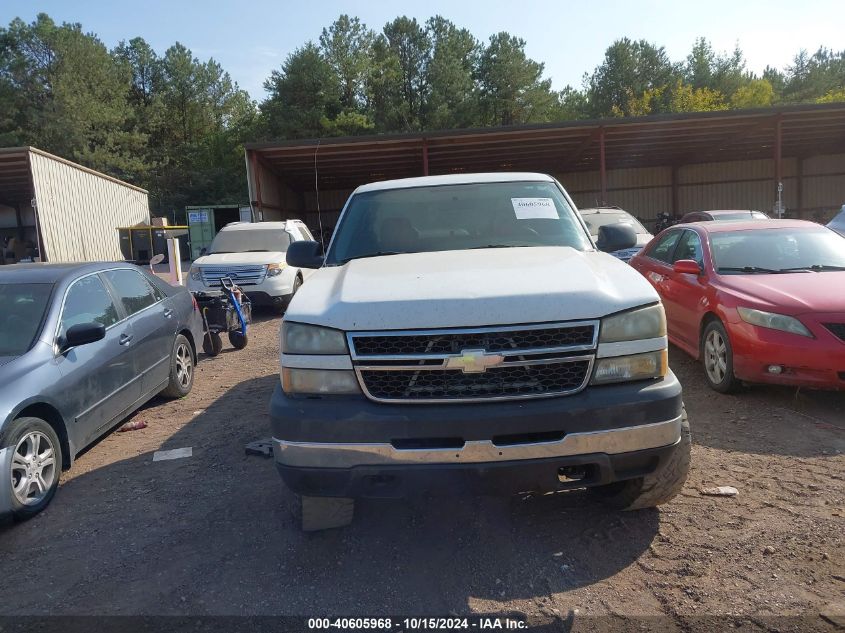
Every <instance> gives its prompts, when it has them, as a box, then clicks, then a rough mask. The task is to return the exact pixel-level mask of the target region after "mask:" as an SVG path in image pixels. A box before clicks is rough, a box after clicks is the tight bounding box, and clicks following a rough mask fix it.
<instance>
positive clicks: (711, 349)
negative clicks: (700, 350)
mask: <svg viewBox="0 0 845 633" xmlns="http://www.w3.org/2000/svg"><path fill="white" fill-rule="evenodd" d="M704 370H705V371H706V372H707V377H708V378H710V381H711V382H712V383H713V384H715V385H718V384H720V383H721V382H722V381H723V380H724V379H725V375H726V374H727V373H728V346H727V345H726V344H725V339H723V338H722V335H721V334H720V333H719V332H718V331H717V330H710V333H709V334H708V335H707V338H706V339H705V340H704Z"/></svg>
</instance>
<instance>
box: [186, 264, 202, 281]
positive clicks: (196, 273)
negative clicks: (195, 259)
mask: <svg viewBox="0 0 845 633" xmlns="http://www.w3.org/2000/svg"><path fill="white" fill-rule="evenodd" d="M188 274H189V275H190V276H191V279H193V280H194V281H202V271H201V270H200V269H199V268H197V267H196V266H191V270H190V271H188Z"/></svg>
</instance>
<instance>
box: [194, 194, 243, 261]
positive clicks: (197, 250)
mask: <svg viewBox="0 0 845 633" xmlns="http://www.w3.org/2000/svg"><path fill="white" fill-rule="evenodd" d="M185 216H186V217H187V218H188V231H189V238H190V241H191V259H192V260H194V259H196V258H197V257H200V256H201V255H202V251H203V249H206V248H208V246H209V245H210V244H211V240H213V239H214V236H215V235H217V233H218V232H219V231H220V229H222V228H223V227H224V226H226V225H227V224H230V223H232V222H252V209H251V208H250V206H249V205H232V204H206V205H196V206H189V207H185Z"/></svg>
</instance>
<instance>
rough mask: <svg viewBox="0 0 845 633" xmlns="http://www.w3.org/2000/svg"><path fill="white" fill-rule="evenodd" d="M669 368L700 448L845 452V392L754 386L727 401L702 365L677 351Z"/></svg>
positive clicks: (812, 453) (785, 452) (673, 351)
mask: <svg viewBox="0 0 845 633" xmlns="http://www.w3.org/2000/svg"><path fill="white" fill-rule="evenodd" d="M669 365H670V366H671V368H672V371H674V372H675V374H676V375H677V376H678V379H679V380H680V381H681V384H682V385H683V387H684V402H685V403H686V406H687V413H688V414H689V417H690V425H691V428H692V439H693V442H694V443H695V444H700V445H703V446H709V447H712V448H717V449H721V450H729V451H741V452H744V453H758V454H773V455H791V456H794V457H824V456H826V455H829V456H831V457H834V456H836V455H837V454H839V453H842V452H845V392H843V391H818V390H810V389H800V390H799V389H795V388H792V387H778V386H772V385H753V386H748V387H746V388H745V389H743V390H741V391H739V392H738V393H735V394H727V395H726V394H721V393H717V392H716V391H713V390H712V389H711V388H710V387H709V386H708V385H707V382H706V380H705V378H704V369H703V368H702V366H701V363H698V362H696V361H694V360H692V359H691V358H690V357H689V356H687V355H686V354H685V353H684V352H682V351H680V350H679V349H677V348H675V347H674V346H671V347H670V355H669ZM837 451H839V453H837Z"/></svg>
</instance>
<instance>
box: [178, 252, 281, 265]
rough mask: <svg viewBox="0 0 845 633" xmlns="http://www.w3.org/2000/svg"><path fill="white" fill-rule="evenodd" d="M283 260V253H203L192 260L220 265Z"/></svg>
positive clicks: (270, 262) (271, 262) (272, 262)
mask: <svg viewBox="0 0 845 633" xmlns="http://www.w3.org/2000/svg"><path fill="white" fill-rule="evenodd" d="M283 261H285V253H281V252H269V253H219V254H217V255H204V256H202V257H200V258H198V259H196V260H194V266H221V265H225V264H231V265H232V266H242V265H261V264H263V265H266V264H278V263H280V262H283Z"/></svg>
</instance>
